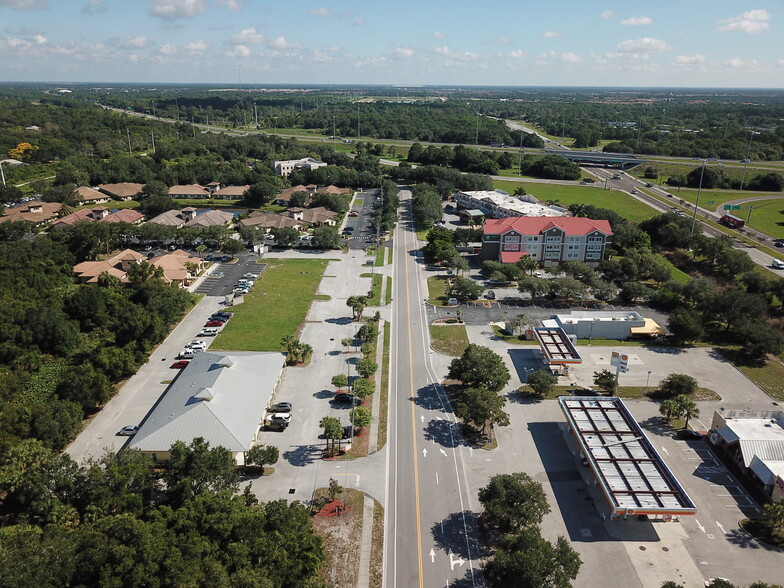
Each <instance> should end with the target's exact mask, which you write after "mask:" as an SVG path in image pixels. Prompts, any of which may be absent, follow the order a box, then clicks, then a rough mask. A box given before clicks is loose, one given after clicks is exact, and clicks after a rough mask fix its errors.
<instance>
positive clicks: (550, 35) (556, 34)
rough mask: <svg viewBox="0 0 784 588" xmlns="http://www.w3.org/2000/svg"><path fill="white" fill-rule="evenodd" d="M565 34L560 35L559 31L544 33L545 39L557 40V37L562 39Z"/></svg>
mask: <svg viewBox="0 0 784 588" xmlns="http://www.w3.org/2000/svg"><path fill="white" fill-rule="evenodd" d="M561 35H563V33H559V32H558V31H545V32H543V33H542V38H543V39H555V38H556V37H560V36H561Z"/></svg>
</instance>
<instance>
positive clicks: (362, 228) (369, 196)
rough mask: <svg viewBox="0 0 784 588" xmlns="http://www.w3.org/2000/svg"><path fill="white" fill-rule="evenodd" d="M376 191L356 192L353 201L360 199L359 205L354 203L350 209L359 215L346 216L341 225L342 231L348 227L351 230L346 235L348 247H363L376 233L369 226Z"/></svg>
mask: <svg viewBox="0 0 784 588" xmlns="http://www.w3.org/2000/svg"><path fill="white" fill-rule="evenodd" d="M377 197H379V196H377V195H376V191H375V190H372V191H368V192H357V194H356V196H355V200H354V202H356V201H357V200H362V204H361V205H354V206H352V207H351V210H356V211H357V212H359V216H357V217H352V216H346V221H345V223H344V225H343V231H345V230H346V228H349V230H350V231H351V233H350V235H348V239H347V240H348V246H349V248H350V249H364V248H365V247H367V246H368V244H369V243H371V242H372V241H373V240H374V238H375V235H376V232H375V231H374V230H373V228H372V227H371V224H370V223H371V222H372V220H373V214H374V210H373V206H374V204H375V202H376V198H377Z"/></svg>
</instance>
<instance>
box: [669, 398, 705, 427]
mask: <svg viewBox="0 0 784 588" xmlns="http://www.w3.org/2000/svg"><path fill="white" fill-rule="evenodd" d="M674 400H675V402H676V403H677V404H678V413H679V414H678V416H681V417H683V419H684V421H685V422H684V423H683V428H684V429H686V428H688V426H689V421H690V420H691V419H693V418H697V417H698V416H700V409H699V408H697V403H696V402H694V400H692V399H691V398H689V397H688V396H686V395H681V396H676V397H675V398H674Z"/></svg>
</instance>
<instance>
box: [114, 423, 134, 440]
mask: <svg viewBox="0 0 784 588" xmlns="http://www.w3.org/2000/svg"><path fill="white" fill-rule="evenodd" d="M138 430H139V427H138V426H136V425H126V426H125V427H123V428H122V429H120V430H119V431H117V434H118V435H120V436H121V437H131V436H132V435H135V434H136V432H137V431H138Z"/></svg>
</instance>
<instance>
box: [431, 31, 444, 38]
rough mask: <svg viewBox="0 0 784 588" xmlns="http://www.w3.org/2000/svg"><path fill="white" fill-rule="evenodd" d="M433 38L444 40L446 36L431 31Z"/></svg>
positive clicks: (439, 32)
mask: <svg viewBox="0 0 784 588" xmlns="http://www.w3.org/2000/svg"><path fill="white" fill-rule="evenodd" d="M433 38H434V39H444V38H446V35H445V34H444V33H442V32H441V31H433Z"/></svg>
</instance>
